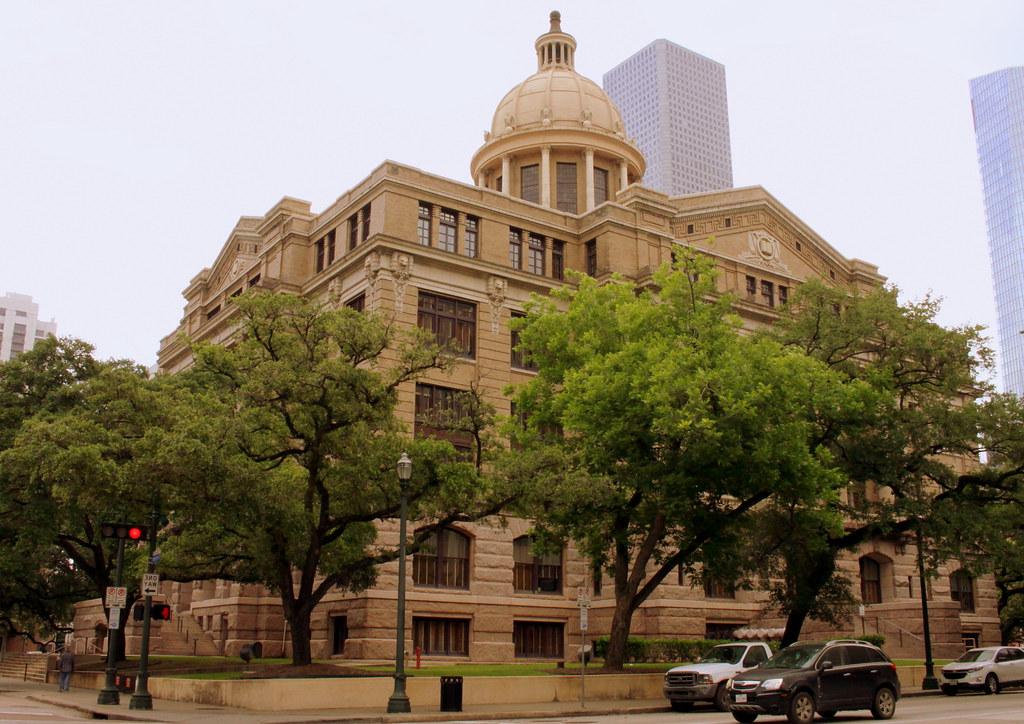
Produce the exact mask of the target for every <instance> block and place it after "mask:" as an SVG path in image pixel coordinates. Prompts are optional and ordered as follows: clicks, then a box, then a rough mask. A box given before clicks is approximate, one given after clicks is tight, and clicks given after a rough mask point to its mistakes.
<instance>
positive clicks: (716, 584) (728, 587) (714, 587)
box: [704, 578, 736, 598]
mask: <svg viewBox="0 0 1024 724" xmlns="http://www.w3.org/2000/svg"><path fill="white" fill-rule="evenodd" d="M704 597H705V598H736V588H735V586H733V585H732V584H730V583H724V582H723V581H720V580H717V579H715V578H705V579H704Z"/></svg>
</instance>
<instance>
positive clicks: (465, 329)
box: [418, 292, 476, 357]
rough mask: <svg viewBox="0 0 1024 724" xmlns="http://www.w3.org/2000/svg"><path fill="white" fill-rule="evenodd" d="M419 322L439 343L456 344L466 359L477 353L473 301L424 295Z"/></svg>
mask: <svg viewBox="0 0 1024 724" xmlns="http://www.w3.org/2000/svg"><path fill="white" fill-rule="evenodd" d="M418 322H419V326H420V327H421V328H422V329H426V330H428V331H430V332H432V333H433V335H434V337H435V339H437V343H438V344H442V345H443V344H448V343H449V342H452V343H454V344H455V346H456V347H457V348H458V350H459V353H460V354H461V355H462V356H463V357H473V356H474V355H475V354H476V305H475V304H473V303H472V302H463V301H461V300H459V299H451V298H450V297H442V296H439V295H437V294H430V293H429V292H420V297H419V314H418Z"/></svg>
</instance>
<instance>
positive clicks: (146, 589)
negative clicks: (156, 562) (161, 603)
mask: <svg viewBox="0 0 1024 724" xmlns="http://www.w3.org/2000/svg"><path fill="white" fill-rule="evenodd" d="M159 592H160V574H159V573H143V574H142V595H143V596H155V595H157V594H158V593H159Z"/></svg>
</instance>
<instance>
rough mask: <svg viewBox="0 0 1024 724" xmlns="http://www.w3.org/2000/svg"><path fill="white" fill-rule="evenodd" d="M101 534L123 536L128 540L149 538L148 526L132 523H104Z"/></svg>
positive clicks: (109, 536)
mask: <svg viewBox="0 0 1024 724" xmlns="http://www.w3.org/2000/svg"><path fill="white" fill-rule="evenodd" d="M100 534H101V535H102V536H103V537H104V538H123V539H124V540H126V541H140V540H149V531H148V530H147V529H146V526H144V525H134V524H132V523H102V524H100Z"/></svg>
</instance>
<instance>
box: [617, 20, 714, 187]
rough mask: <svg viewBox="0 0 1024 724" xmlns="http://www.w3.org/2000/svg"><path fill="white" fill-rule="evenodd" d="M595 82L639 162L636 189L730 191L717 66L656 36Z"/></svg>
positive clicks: (709, 60)
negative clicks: (642, 168) (643, 166)
mask: <svg viewBox="0 0 1024 724" xmlns="http://www.w3.org/2000/svg"><path fill="white" fill-rule="evenodd" d="M603 84H604V90H605V92H606V93H607V94H608V95H609V96H611V99H612V100H613V101H614V102H615V105H617V106H618V108H619V111H620V112H621V113H622V120H623V123H625V126H626V133H627V134H628V136H629V137H630V138H631V139H634V141H635V143H636V144H637V145H638V146H639V147H640V150H641V151H642V152H643V155H644V158H646V159H647V173H646V174H645V175H644V179H643V185H644V186H646V187H647V188H652V189H655V190H657V191H660V192H662V193H664V194H668V195H669V196H682V195H683V194H692V193H703V192H706V191H718V190H721V189H729V188H732V150H731V146H730V142H729V104H728V100H727V98H726V91H725V66H724V65H722V64H721V63H718V62H716V61H714V60H711V59H710V58H706V57H704V56H703V55H700V54H699V53H694V52H693V51H692V50H687V49H686V48H684V47H682V46H679V45H676V44H675V43H672V42H669V41H668V40H664V39H659V40H655V41H654V42H653V43H651V44H650V45H648V46H647V47H645V48H643V49H642V50H640V51H639V52H637V53H635V54H634V55H632V56H631V57H629V58H627V59H626V60H624V61H622V62H621V63H619V64H618V65H617V66H615V67H614V68H612V69H611V70H609V71H608V72H607V73H605V74H604V78H603Z"/></svg>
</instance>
